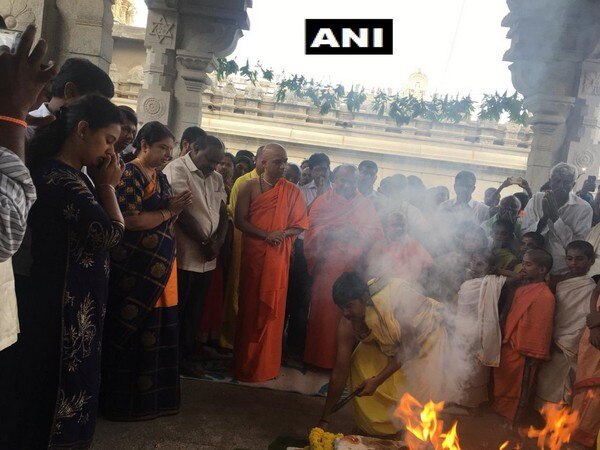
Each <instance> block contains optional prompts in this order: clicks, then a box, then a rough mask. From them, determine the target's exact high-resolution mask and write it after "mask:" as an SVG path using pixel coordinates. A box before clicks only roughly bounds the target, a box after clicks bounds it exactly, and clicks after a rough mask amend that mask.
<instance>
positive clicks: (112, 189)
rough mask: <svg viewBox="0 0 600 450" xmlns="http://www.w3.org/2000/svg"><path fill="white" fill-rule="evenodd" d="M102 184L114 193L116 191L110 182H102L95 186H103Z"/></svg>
mask: <svg viewBox="0 0 600 450" xmlns="http://www.w3.org/2000/svg"><path fill="white" fill-rule="evenodd" d="M103 186H104V187H107V188H109V189H110V190H111V191H113V192H114V193H116V192H117V190H116V189H115V187H114V186H113V185H112V184H108V183H103V184H99V185H98V186H97V187H103Z"/></svg>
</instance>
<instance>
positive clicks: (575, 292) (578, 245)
mask: <svg viewBox="0 0 600 450" xmlns="http://www.w3.org/2000/svg"><path fill="white" fill-rule="evenodd" d="M595 258H596V257H595V254H594V247H593V246H592V244H590V243H589V242H586V241H573V242H571V243H570V244H569V245H567V251H566V262H567V268H568V269H569V272H568V273H567V274H565V275H558V276H556V278H558V279H557V280H555V281H556V288H555V289H553V290H554V292H555V297H556V312H555V314H554V331H553V332H552V342H553V345H552V351H551V355H550V358H551V359H550V361H547V362H545V363H544V364H542V365H541V366H540V372H539V374H538V383H537V384H538V385H537V392H536V402H535V406H536V409H540V408H541V407H542V406H543V405H544V404H545V403H548V402H550V403H561V404H571V401H572V400H573V398H572V388H573V382H574V381H575V371H576V369H577V354H578V352H579V342H580V341H581V336H582V334H583V331H584V329H585V318H586V316H587V314H588V313H589V312H590V296H591V295H592V292H593V291H594V288H595V287H596V283H595V282H594V280H593V279H592V278H590V277H589V276H588V275H587V273H588V271H589V270H590V268H591V267H592V265H593V264H594V260H595ZM552 278H555V277H551V282H550V289H552V287H553V284H554V283H552V281H553V280H552Z"/></svg>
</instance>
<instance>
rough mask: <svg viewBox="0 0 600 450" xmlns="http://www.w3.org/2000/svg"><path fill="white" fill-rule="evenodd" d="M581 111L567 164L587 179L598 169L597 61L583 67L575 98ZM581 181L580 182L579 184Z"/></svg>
mask: <svg viewBox="0 0 600 450" xmlns="http://www.w3.org/2000/svg"><path fill="white" fill-rule="evenodd" d="M578 97H579V99H580V101H581V105H582V107H581V108H580V109H579V110H578V111H579V112H580V114H579V115H578V117H576V118H575V120H574V127H577V130H576V131H577V134H576V135H575V136H574V137H573V140H572V141H571V142H570V144H569V147H568V162H570V163H572V164H575V165H576V166H577V167H578V168H579V170H580V172H582V169H583V170H584V171H585V172H586V173H587V174H589V175H596V176H598V172H599V169H600V60H588V61H585V62H584V63H583V66H582V71H581V81H580V84H579V95H578ZM583 180H584V178H583V177H581V178H580V184H581V183H583Z"/></svg>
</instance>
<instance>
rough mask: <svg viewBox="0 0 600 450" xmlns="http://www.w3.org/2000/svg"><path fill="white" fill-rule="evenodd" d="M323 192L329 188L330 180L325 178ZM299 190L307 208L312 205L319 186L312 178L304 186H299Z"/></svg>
mask: <svg viewBox="0 0 600 450" xmlns="http://www.w3.org/2000/svg"><path fill="white" fill-rule="evenodd" d="M323 187H324V189H323V192H325V191H327V190H329V189H331V182H330V181H329V180H325V182H324V185H323ZM300 190H301V191H302V195H303V196H304V201H305V202H306V207H307V208H309V207H310V205H312V202H314V201H315V200H316V199H317V197H318V196H319V195H318V191H319V188H318V187H317V185H316V184H315V182H314V180H313V181H311V182H310V183H308V184H307V185H305V186H301V187H300Z"/></svg>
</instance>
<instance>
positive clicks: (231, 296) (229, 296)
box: [219, 169, 258, 349]
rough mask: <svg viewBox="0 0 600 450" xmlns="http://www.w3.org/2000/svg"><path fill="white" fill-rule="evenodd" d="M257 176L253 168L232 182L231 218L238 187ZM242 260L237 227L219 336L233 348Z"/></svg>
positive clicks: (240, 233)
mask: <svg viewBox="0 0 600 450" xmlns="http://www.w3.org/2000/svg"><path fill="white" fill-rule="evenodd" d="M253 178H258V172H257V171H256V169H254V170H253V171H252V172H248V173H247V174H245V175H242V176H241V177H239V178H238V179H237V180H235V183H234V184H233V187H232V188H231V193H230V194H229V205H227V212H228V213H229V217H230V219H231V220H233V216H234V214H235V204H236V203H237V196H238V193H239V192H240V187H241V186H242V184H244V183H245V182H246V181H248V180H251V179H253ZM241 261H242V232H241V231H240V230H238V229H237V228H234V229H233V244H232V247H231V262H230V265H229V274H228V275H227V286H226V289H225V302H224V304H223V324H222V328H221V337H220V338H219V341H220V344H221V347H223V348H228V349H233V340H234V336H235V326H236V317H237V314H238V287H239V282H240V264H241Z"/></svg>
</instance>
